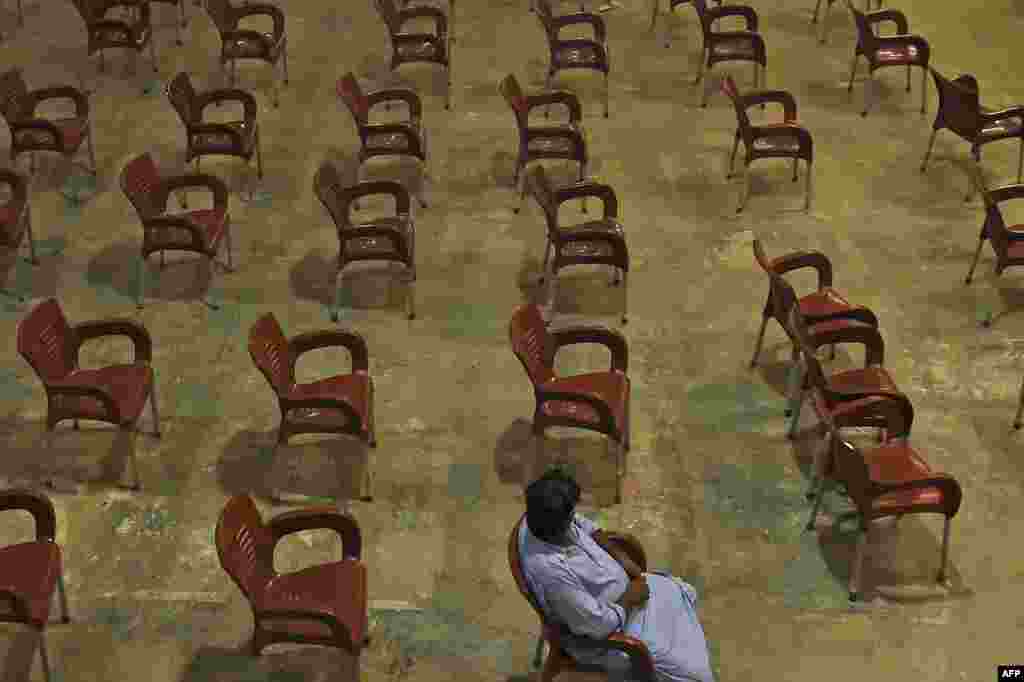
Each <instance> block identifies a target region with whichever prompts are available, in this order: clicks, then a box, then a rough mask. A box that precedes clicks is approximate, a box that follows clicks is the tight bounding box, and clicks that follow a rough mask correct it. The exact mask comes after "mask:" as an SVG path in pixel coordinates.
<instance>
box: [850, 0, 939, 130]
mask: <svg viewBox="0 0 1024 682" xmlns="http://www.w3.org/2000/svg"><path fill="white" fill-rule="evenodd" d="M846 6H847V7H849V8H850V12H851V13H852V14H853V20H854V23H855V24H856V25H857V47H856V48H855V49H854V51H853V63H852V64H851V65H850V85H849V86H848V87H847V91H848V92H851V93H852V92H853V79H854V78H855V77H856V76H857V64H858V63H859V59H860V57H864V59H865V60H867V63H868V81H867V83H865V85H864V111H862V112H860V115H861V116H867V115H868V110H869V109H870V108H871V104H872V102H871V88H870V87H869V86H870V85H872V84H873V83H874V76H875V71H877V70H878V69H881V68H885V67H887V66H906V67H907V92H910V67H912V66H920V67H921V113H922V114H923V113H924V112H925V105H926V104H927V102H928V87H927V81H926V79H927V76H928V60H929V59H930V57H931V47H929V45H928V41H927V40H925V39H924V38H922V37H921V36H918V35H912V34H911V33H909V31H910V28H909V25H908V24H907V17H906V16H905V15H904V14H903V12H900V11H899V10H897V9H883V10H878V11H877V12H870V13H868V14H865V13H863V12H860V11H858V10H857V9H856V8H854V6H853V5H852V4H851V3H850V0H846ZM883 21H891V22H893V23H894V24H896V34H895V35H889V36H879V35H875V24H879V23H881V22H883Z"/></svg>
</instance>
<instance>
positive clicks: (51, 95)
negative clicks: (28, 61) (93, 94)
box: [28, 85, 89, 118]
mask: <svg viewBox="0 0 1024 682" xmlns="http://www.w3.org/2000/svg"><path fill="white" fill-rule="evenodd" d="M28 96H29V98H30V99H31V100H32V103H33V107H35V106H38V105H39V103H40V102H45V101H46V100H50V99H70V100H71V101H72V102H74V103H75V116H76V117H77V118H89V98H88V96H86V94H85V93H84V92H82V91H81V90H79V89H77V88H73V87H71V86H70V85H58V86H55V87H52V88H40V89H39V90H33V91H32V92H30V93H28Z"/></svg>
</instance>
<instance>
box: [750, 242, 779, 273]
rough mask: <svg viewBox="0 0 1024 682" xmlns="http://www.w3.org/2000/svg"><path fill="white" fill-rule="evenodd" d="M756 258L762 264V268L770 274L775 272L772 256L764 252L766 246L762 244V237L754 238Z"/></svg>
mask: <svg viewBox="0 0 1024 682" xmlns="http://www.w3.org/2000/svg"><path fill="white" fill-rule="evenodd" d="M754 259H755V260H756V261H757V264H758V265H760V266H761V269H762V270H764V271H765V273H767V274H769V275H774V274H775V271H774V270H772V261H771V259H770V258H768V254H766V253H765V252H764V247H763V246H761V240H760V239H755V240H754Z"/></svg>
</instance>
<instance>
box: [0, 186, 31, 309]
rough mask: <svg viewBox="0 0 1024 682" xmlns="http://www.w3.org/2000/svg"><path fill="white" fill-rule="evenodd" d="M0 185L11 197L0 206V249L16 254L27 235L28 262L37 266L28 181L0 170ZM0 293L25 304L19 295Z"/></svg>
mask: <svg viewBox="0 0 1024 682" xmlns="http://www.w3.org/2000/svg"><path fill="white" fill-rule="evenodd" d="M0 185H6V186H7V187H9V188H10V190H9V191H10V193H11V197H10V199H8V200H7V202H6V203H4V204H0V247H3V248H4V249H10V250H11V251H14V252H17V251H18V249H20V248H21V243H22V242H23V241H25V235H26V234H27V235H28V250H29V258H28V262H29V263H31V264H32V265H39V259H37V258H36V242H35V240H34V239H33V238H32V211H31V206H30V205H29V201H28V180H26V179H25V178H24V177H22V176H21V175H18V174H17V173H15V172H14V171H12V170H9V169H6V168H0ZM0 293H2V294H6V295H8V296H15V297H16V298H17V299H18V300H19V301H20V302H22V303H24V302H25V297H24V296H22V295H21V294H12V293H11V292H9V291H7V290H6V289H0Z"/></svg>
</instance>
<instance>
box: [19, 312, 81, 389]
mask: <svg viewBox="0 0 1024 682" xmlns="http://www.w3.org/2000/svg"><path fill="white" fill-rule="evenodd" d="M76 352H77V351H76V344H75V339H74V331H73V330H72V329H71V326H70V325H69V324H68V321H67V318H65V317H64V313H63V311H61V309H60V304H59V303H57V299H55V298H48V299H46V300H45V301H43V302H42V303H40V304H39V305H37V306H36V307H35V308H33V309H32V311H31V312H30V313H29V314H28V315H26V316H25V317H24V319H22V320H21V322H19V323H18V354H19V355H21V357H23V358H25V361H26V362H28V364H29V365H31V366H32V369H33V370H34V371H35V373H36V374H37V375H39V378H40V379H41V380H42V382H43V383H44V384H46V383H48V382H51V381H58V380H60V379H63V378H64V377H66V376H67V375H68V374H69V373H70V372H71V371H72V370H73V369H75V366H76V364H77V358H76V357H75V354H76Z"/></svg>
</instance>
